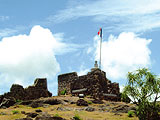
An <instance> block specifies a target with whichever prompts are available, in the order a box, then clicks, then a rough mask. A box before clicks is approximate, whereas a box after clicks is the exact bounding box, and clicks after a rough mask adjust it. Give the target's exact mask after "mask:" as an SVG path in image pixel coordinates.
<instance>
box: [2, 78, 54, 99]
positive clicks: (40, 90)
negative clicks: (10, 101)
mask: <svg viewBox="0 0 160 120" xmlns="http://www.w3.org/2000/svg"><path fill="white" fill-rule="evenodd" d="M51 96H52V93H50V92H49V91H48V89H47V79H46V78H37V79H36V80H35V81H34V85H32V86H28V87H27V88H25V89H24V88H23V86H21V85H18V84H13V85H12V86H11V88H10V92H8V93H5V94H4V95H2V96H1V97H0V102H1V101H2V100H1V98H2V97H3V98H14V99H15V100H33V99H38V98H40V97H51Z"/></svg>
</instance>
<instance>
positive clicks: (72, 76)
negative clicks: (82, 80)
mask: <svg viewBox="0 0 160 120" xmlns="http://www.w3.org/2000/svg"><path fill="white" fill-rule="evenodd" d="M77 79H78V75H77V73H76V72H72V73H67V74H62V75H59V76H58V95H61V91H63V90H66V91H67V94H71V83H72V82H74V81H75V80H77Z"/></svg>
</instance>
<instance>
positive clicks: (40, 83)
mask: <svg viewBox="0 0 160 120" xmlns="http://www.w3.org/2000/svg"><path fill="white" fill-rule="evenodd" d="M34 86H35V87H37V88H42V89H46V90H47V78H37V79H36V80H35V81H34Z"/></svg>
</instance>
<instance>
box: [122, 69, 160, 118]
mask: <svg viewBox="0 0 160 120" xmlns="http://www.w3.org/2000/svg"><path fill="white" fill-rule="evenodd" d="M127 79H128V81H127V85H126V86H125V88H124V91H123V94H127V95H128V96H130V97H131V101H132V102H133V103H135V104H136V105H137V106H138V108H137V116H138V117H139V119H140V120H157V119H158V105H157V99H158V98H160V96H159V93H160V78H158V77H157V76H156V75H154V74H153V73H151V72H150V71H149V70H148V69H146V68H143V69H138V70H136V71H134V72H128V75H127Z"/></svg>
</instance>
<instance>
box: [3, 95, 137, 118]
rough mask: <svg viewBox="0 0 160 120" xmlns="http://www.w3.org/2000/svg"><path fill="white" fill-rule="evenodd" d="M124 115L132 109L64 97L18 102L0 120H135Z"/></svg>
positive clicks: (116, 103)
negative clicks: (77, 116) (76, 119)
mask: <svg viewBox="0 0 160 120" xmlns="http://www.w3.org/2000/svg"><path fill="white" fill-rule="evenodd" d="M79 100H80V102H79V103H78V101H79ZM84 101H86V103H85V102H84ZM79 105H80V106H79ZM128 111H133V112H135V105H134V104H126V103H123V102H111V101H106V100H102V101H101V100H95V99H92V98H90V97H89V96H88V97H85V98H83V99H79V97H73V96H69V95H67V96H55V97H48V98H40V99H37V100H28V101H18V102H17V103H16V104H15V105H14V106H11V107H9V108H5V109H0V120H61V119H60V118H58V117H57V118H56V117H55V116H60V117H62V118H63V119H66V120H71V119H72V118H73V117H74V116H75V115H79V116H80V118H81V119H83V120H124V119H125V120H138V118H137V117H136V116H134V117H131V118H130V117H128ZM47 116H48V118H43V117H47ZM38 117H39V118H38ZM40 117H41V119H40ZM49 117H50V118H49ZM20 118H21V119H20ZM22 118H25V119H22ZM63 119H62V120H63Z"/></svg>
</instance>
